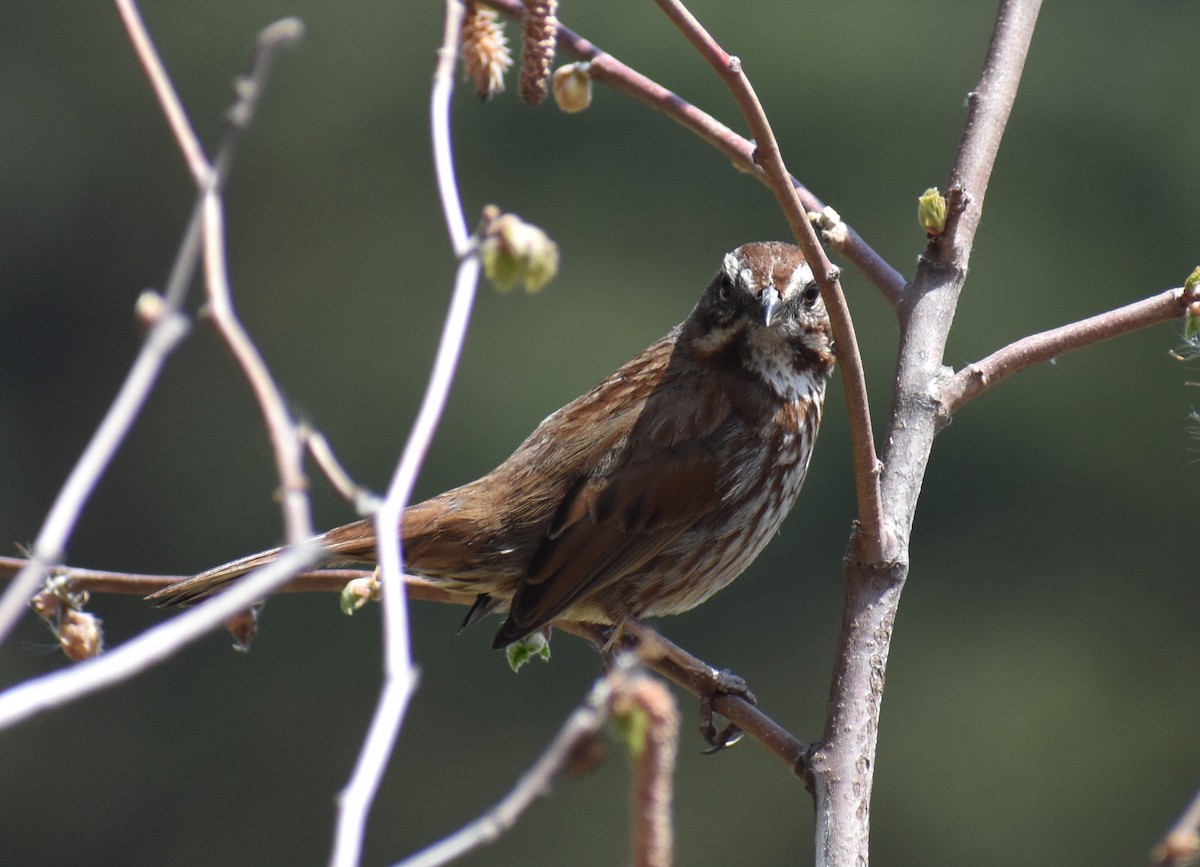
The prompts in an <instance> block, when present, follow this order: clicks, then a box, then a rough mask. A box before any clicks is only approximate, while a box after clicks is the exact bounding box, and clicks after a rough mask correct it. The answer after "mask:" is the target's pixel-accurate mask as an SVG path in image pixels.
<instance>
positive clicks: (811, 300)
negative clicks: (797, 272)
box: [800, 283, 821, 307]
mask: <svg viewBox="0 0 1200 867" xmlns="http://www.w3.org/2000/svg"><path fill="white" fill-rule="evenodd" d="M800 297H801V298H802V299H803V300H804V306H805V307H812V306H813V305H814V304H816V303H817V299H818V298H820V297H821V290H820V289H818V288H817V284H816V283H809V284H808V285H807V286H805V287H804V292H803V294H802V295H801V296H800Z"/></svg>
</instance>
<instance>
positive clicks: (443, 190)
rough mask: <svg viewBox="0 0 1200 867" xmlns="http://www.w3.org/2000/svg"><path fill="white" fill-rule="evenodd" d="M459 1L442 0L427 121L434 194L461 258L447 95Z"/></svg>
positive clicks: (463, 228) (463, 243)
mask: <svg viewBox="0 0 1200 867" xmlns="http://www.w3.org/2000/svg"><path fill="white" fill-rule="evenodd" d="M463 14H464V9H463V4H462V3H461V2H460V0H446V23H445V28H444V29H443V32H442V45H441V47H440V48H439V49H438V52H437V67H436V68H435V70H434V73H433V93H432V95H431V96H430V100H429V114H430V123H431V125H432V127H433V165H434V171H435V173H436V174H437V184H438V197H439V198H440V199H441V201H442V213H443V214H444V215H445V217H446V228H447V230H449V232H450V243H451V244H453V245H454V255H455V256H457V257H458V258H460V259H461V258H462V257H463V256H465V255H466V254H467V252H468V249H469V247H470V243H471V238H470V233H469V232H468V230H467V220H466V217H465V216H464V215H463V208H462V198H461V197H460V196H459V195H458V182H457V181H456V180H455V176H454V151H453V149H452V148H451V142H450V99H451V97H452V96H453V95H454V64H455V61H456V60H457V59H458V39H459V33H460V32H461V31H462V21H463Z"/></svg>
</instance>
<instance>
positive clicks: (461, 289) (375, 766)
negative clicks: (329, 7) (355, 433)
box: [330, 0, 480, 867]
mask: <svg viewBox="0 0 1200 867" xmlns="http://www.w3.org/2000/svg"><path fill="white" fill-rule="evenodd" d="M462 19H463V5H462V3H461V2H459V0H446V16H445V29H444V35H443V39H442V46H441V48H440V49H439V51H438V61H437V68H436V70H435V73H434V83H433V92H432V95H431V99H430V119H431V123H432V133H433V147H434V166H435V170H436V171H437V175H438V190H439V192H440V193H441V196H442V208H443V210H444V212H445V215H446V222H447V226H448V228H449V231H450V237H451V241H452V243H453V245H454V252H455V255H456V256H458V258H459V265H458V273H457V276H456V278H455V284H454V295H453V298H452V299H451V302H450V312H449V314H448V315H447V317H446V323H445V325H444V327H443V329H442V337H441V341H440V343H439V345H438V351H437V357H436V359H435V361H434V366H433V373H432V374H431V376H430V379H429V385H428V386H427V387H426V390H425V397H424V398H423V400H422V402H421V408H420V410H419V411H418V413H417V419H416V421H415V423H414V424H413V430H412V433H411V434H410V435H409V438H408V442H407V444H406V445H405V448H404V453H403V454H402V455H401V458H400V462H399V464H398V466H397V467H396V472H395V475H394V476H393V477H392V481H391V484H390V486H389V487H388V492H387V496H386V498H385V500H384V502H383V504H382V506H381V507H380V509H379V511H378V512H377V513H376V514H375V534H376V539H377V540H378V542H377V549H378V552H379V568H380V574H381V579H380V581H381V587H382V601H383V616H384V641H385V648H384V669H385V675H384V677H385V680H384V684H383V687H382V691H381V695H380V699H379V703H378V705H377V707H376V710H375V715H374V718H373V719H372V721H371V728H370V731H369V732H368V734H367V737H366V740H365V741H364V743H363V748H362V751H361V753H360V754H359V758H358V761H357V763H356V764H355V768H354V772H353V774H352V775H351V778H350V781H349V782H348V783H347V784H346V787H345V788H344V789H343V790H342V792H341V794H340V796H339V799H338V802H339V811H338V824H337V831H336V836H335V839H334V847H333V854H332V856H331V859H330V863H331V864H335V865H344V867H350V865H354V864H357V863H358V862H359V856H360V853H361V851H362V840H363V836H364V833H365V829H366V817H367V812H368V810H369V808H370V805H371V802H372V801H373V800H374V797H375V792H376V791H377V789H378V787H379V781H380V779H381V778H382V776H383V771H384V768H385V767H386V765H387V760H388V757H389V756H390V755H391V752H392V747H393V745H394V744H395V740H396V737H397V736H398V734H399V732H400V725H401V723H402V722H403V719H404V712H405V710H406V708H407V706H408V701H409V699H410V698H411V696H412V693H413V691H414V690H415V689H416V684H417V674H416V669H415V668H414V667H413V665H412V659H411V648H410V647H409V634H408V609H407V605H406V602H405V594H404V585H403V574H402V564H403V552H402V551H401V545H400V519H401V516H402V515H403V512H404V508H405V506H406V505H407V504H408V502H409V500H410V498H411V496H412V489H413V485H414V484H415V482H416V477H417V471H418V470H419V469H420V467H421V463H422V461H423V460H424V458H425V453H426V451H427V450H428V448H429V443H430V442H431V440H432V439H433V433H434V430H435V429H436V427H437V423H438V420H439V418H440V417H441V414H442V409H443V407H444V406H445V403H446V397H447V395H448V394H449V391H450V383H451V381H452V380H453V377H454V371H455V368H456V367H457V365H458V358H459V355H460V353H461V350H462V345H463V341H464V339H465V336H466V330H467V323H468V322H469V320H470V315H471V307H472V305H473V303H474V298H475V289H476V286H477V284H478V281H479V270H480V265H479V259H478V257H477V256H476V255H475V254H474V252H473V250H472V248H471V244H470V237H469V235H468V233H467V225H466V219H465V217H464V216H463V212H462V203H461V201H460V199H459V197H458V191H457V186H456V183H455V179H454V162H453V155H452V151H451V139H450V97H451V95H452V93H453V89H454V62H455V58H456V57H457V45H458V36H459V33H460V32H461V28H462Z"/></svg>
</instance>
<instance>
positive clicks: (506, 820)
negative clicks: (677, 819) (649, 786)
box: [396, 658, 673, 867]
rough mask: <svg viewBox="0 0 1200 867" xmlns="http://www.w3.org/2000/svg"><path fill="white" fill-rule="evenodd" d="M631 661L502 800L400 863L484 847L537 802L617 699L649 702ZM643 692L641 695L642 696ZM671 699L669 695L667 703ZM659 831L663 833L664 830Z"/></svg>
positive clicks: (661, 719)
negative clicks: (471, 820)
mask: <svg viewBox="0 0 1200 867" xmlns="http://www.w3.org/2000/svg"><path fill="white" fill-rule="evenodd" d="M628 664H629V659H628V658H623V659H622V661H621V662H620V663H619V664H618V665H617V666H616V667H614V669H613V670H612V671H610V672H609V673H608V674H606V675H605V676H604V677H603V678H601V679H600V680H599V681H597V682H596V684H595V685H594V686H593V687H592V689H591V691H590V692H589V693H588V696H587V698H585V699H584V701H583V704H581V705H580V706H579V707H578V708H576V709H575V710H574V711H573V712H572V713H571V715H570V716H569V717H567V720H566V722H564V723H563V726H562V728H561V729H559V732H558V734H557V735H556V736H555V737H554V740H553V741H551V743H550V745H549V746H548V747H547V748H546V749H545V750H544V751H543V752H542V754H541V756H539V757H538V759H537V761H536V762H534V763H533V765H532V766H531V767H530V768H529V770H528V771H526V772H525V773H524V774H522V775H521V778H520V779H519V780H518V781H517V784H516V785H515V786H514V787H513V788H512V790H511V791H510V792H509V793H508V794H507V795H505V796H504V797H503V798H502V799H501V800H500V802H499V803H497V804H496V805H495V806H493V807H492V808H491V809H490V810H488V811H487V813H485V814H484V815H482V816H480V817H479V818H478V819H476V820H475V821H474V822H471V823H470V824H469V825H467V826H465V827H464V828H461V829H460V830H458V831H456V832H455V833H453V834H451V835H450V836H449V837H446V838H445V839H443V840H441V841H439V842H438V843H436V844H434V845H433V846H430V847H429V848H428V849H426V850H424V851H423V852H418V853H417V854H416V855H413V856H412V857H411V858H407V859H405V860H404V861H401V862H400V863H399V864H397V865H396V867H436V865H440V864H447V863H449V862H450V861H452V860H454V859H455V858H459V857H461V856H462V855H464V854H466V853H467V852H470V851H471V850H473V849H478V848H479V847H481V846H486V845H488V844H489V843H493V842H495V841H496V840H497V839H499V838H500V837H501V836H502V835H503V834H504V833H505V832H506V831H507V830H508V829H509V828H511V827H512V826H513V825H514V824H515V823H516V821H517V819H518V818H520V816H521V814H523V813H524V812H525V811H526V810H528V809H529V807H530V806H531V805H532V804H533V802H534V801H536V800H537V799H538V798H540V797H542V796H544V795H545V794H547V793H548V792H549V791H550V787H551V785H552V784H553V782H554V780H555V779H556V778H557V777H558V776H559V775H560V774H561V773H562V772H563V770H564V769H566V768H567V767H568V766H569V765H570V764H571V763H572V762H573V761H574V760H575V758H576V757H577V756H578V755H579V754H580V753H581V752H583V751H584V750H585V748H586V747H587V745H588V744H589V743H590V742H591V741H592V740H593V739H594V738H595V737H596V736H597V735H598V734H599V732H600V730H601V729H602V727H603V726H604V724H605V722H606V721H607V720H608V718H609V716H610V714H612V713H613V712H614V710H615V708H614V704H615V703H616V702H617V700H618V697H620V698H621V700H622V701H624V702H625V703H626V705H628V704H637V705H639V706H644V705H645V704H646V701H645V694H644V692H642V691H643V690H644V689H645V688H646V687H645V686H644V684H645V683H646V682H647V678H646V677H645V675H639V674H637V673H636V672H630V671H629V666H628ZM639 693H641V697H640V698H639ZM669 698H670V696H667V699H668V701H669ZM655 725H661V726H664V727H669V725H670V720H669V712H659V711H658V710H657V706H656V710H655V716H654V717H653V718H651V720H650V726H655ZM647 736H648V737H647V740H648V741H649V740H650V738H653V739H655V740H656V741H657V740H659V739H665V740H670V739H671V738H672V736H673V735H672V733H670V732H669V731H659V732H654V733H653V734H652V733H650V732H649V731H648V732H647ZM656 758H657V759H658V760H659V763H660V770H661V771H662V772H663V773H665V775H666V778H667V779H666V783H665V784H666V785H668V786H669V777H670V770H671V769H670V765H671V764H672V762H670V761H667V757H666V756H663V755H659V756H658V757H656ZM662 785H664V782H663V779H662V774H659V775H658V777H657V779H656V780H655V782H654V786H655V787H656V788H657V787H660V786H662ZM655 798H656V799H658V806H656V807H654V809H659V810H660V812H661V811H665V814H666V816H665V819H666V822H667V823H668V824H669V821H670V815H669V813H670V807H669V803H668V804H666V805H662V802H661V798H662V794H661V793H656V794H655ZM661 818H662V816H661V815H660V819H661ZM659 832H660V833H661V828H660V829H659ZM668 833H669V832H668ZM641 851H643V852H644V851H646V850H641ZM658 851H661V850H658ZM637 863H638V864H639V865H641V864H645V865H652V864H653V865H659V864H665V863H668V862H665V861H656V860H639V861H637Z"/></svg>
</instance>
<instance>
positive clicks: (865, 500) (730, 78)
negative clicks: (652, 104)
mask: <svg viewBox="0 0 1200 867" xmlns="http://www.w3.org/2000/svg"><path fill="white" fill-rule="evenodd" d="M657 2H658V5H659V6H660V7H661V8H662V9H663V11H664V12H666V14H667V16H668V17H669V18H670V19H671V21H673V22H674V23H675V25H676V26H677V27H678V28H679V29H680V30H681V31H682V32H683V34H684V35H685V36H686V37H687V38H688V40H689V41H690V42H691V43H692V44H693V45H694V46H695V47H696V50H697V51H699V52H700V54H701V56H702V57H703V58H704V59H705V60H706V61H707V62H708V64H709V65H710V66H711V67H712V68H713V69H714V70H715V71H716V72H717V74H718V75H720V76H721V78H722V79H723V80H724V81H725V84H726V85H727V86H728V87H729V89H730V91H731V92H732V93H733V96H734V99H736V100H737V103H738V106H739V107H740V108H741V110H742V115H743V116H744V117H745V118H746V123H747V124H748V125H749V126H750V131H751V133H752V135H753V137H754V141H755V143H756V145H757V149H756V152H755V156H754V160H755V163H756V164H757V165H759V166H761V167H762V170H763V173H764V175H765V176H766V183H767V186H768V187H769V188H770V189H771V191H772V192H773V193H774V194H775V198H776V200H777V201H778V202H779V207H780V209H781V210H782V211H783V215H784V217H785V218H786V219H787V221H788V226H789V227H790V228H791V230H792V234H793V235H794V236H795V238H796V242H797V243H798V244H799V245H800V248H801V249H802V250H804V257H805V258H806V259H807V260H808V262H809V264H810V265H811V266H812V270H813V274H814V275H815V276H816V278H817V282H818V284H819V285H820V288H821V297H822V298H823V299H824V300H825V306H826V308H827V309H828V311H829V320H830V323H831V324H832V326H833V336H834V341H835V342H836V345H837V355H838V369H839V370H840V371H841V374H842V383H843V385H844V386H845V390H846V405H847V411H848V414H849V418H850V441H851V449H852V452H853V455H854V478H855V490H856V493H857V495H858V528H857V530H858V531H857V532H856V533H855V534H854V537H853V539H852V540H851V544H852V546H853V548H852V550H853V556H855V557H856V558H858V559H860V560H871V561H873V560H877V559H879V557H880V556H881V552H882V545H883V542H882V537H883V533H884V525H883V509H882V505H881V503H880V497H879V459H878V457H877V456H876V454H875V436H874V433H873V432H872V430H871V406H870V401H869V399H868V397H867V383H866V376H865V374H864V373H863V367H862V356H861V354H860V353H859V349H858V339H857V338H856V337H855V334H854V321H853V320H852V319H851V318H850V308H849V307H848V306H847V304H846V296H845V293H843V292H842V285H841V281H840V280H839V279H838V269H837V268H835V267H834V266H833V264H832V263H831V262H830V261H829V258H828V257H827V256H826V255H825V251H824V249H822V247H821V244H820V242H819V241H818V240H817V235H816V232H815V231H814V230H813V227H812V223H810V222H809V220H808V214H807V211H806V209H805V206H804V204H803V203H802V202H801V200H800V196H799V194H798V193H797V191H796V188H795V186H794V185H793V183H792V176H791V175H790V174H789V173H788V170H787V167H786V166H785V165H784V162H783V155H782V154H781V153H780V150H779V144H778V142H777V141H776V140H775V134H774V133H773V132H772V131H771V124H770V121H769V120H768V119H767V115H766V112H765V111H764V110H763V107H762V103H761V102H759V99H758V95H757V94H756V93H755V92H754V87H753V85H751V84H750V79H749V78H747V77H746V73H745V72H744V71H743V69H742V62H741V60H739V59H738V58H736V57H733V56H732V55H730V54H729V53H728V52H726V51H725V50H724V49H723V48H721V46H720V45H719V44H717V41H716V40H715V39H713V38H712V36H711V35H710V34H709V33H708V31H707V30H705V29H704V26H703V25H702V24H701V23H700V22H699V21H698V20H696V18H695V16H693V15H692V14H691V12H689V11H688V9H687V8H686V7H685V6H684V5H683V4H682V3H681V2H679V0H657Z"/></svg>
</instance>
